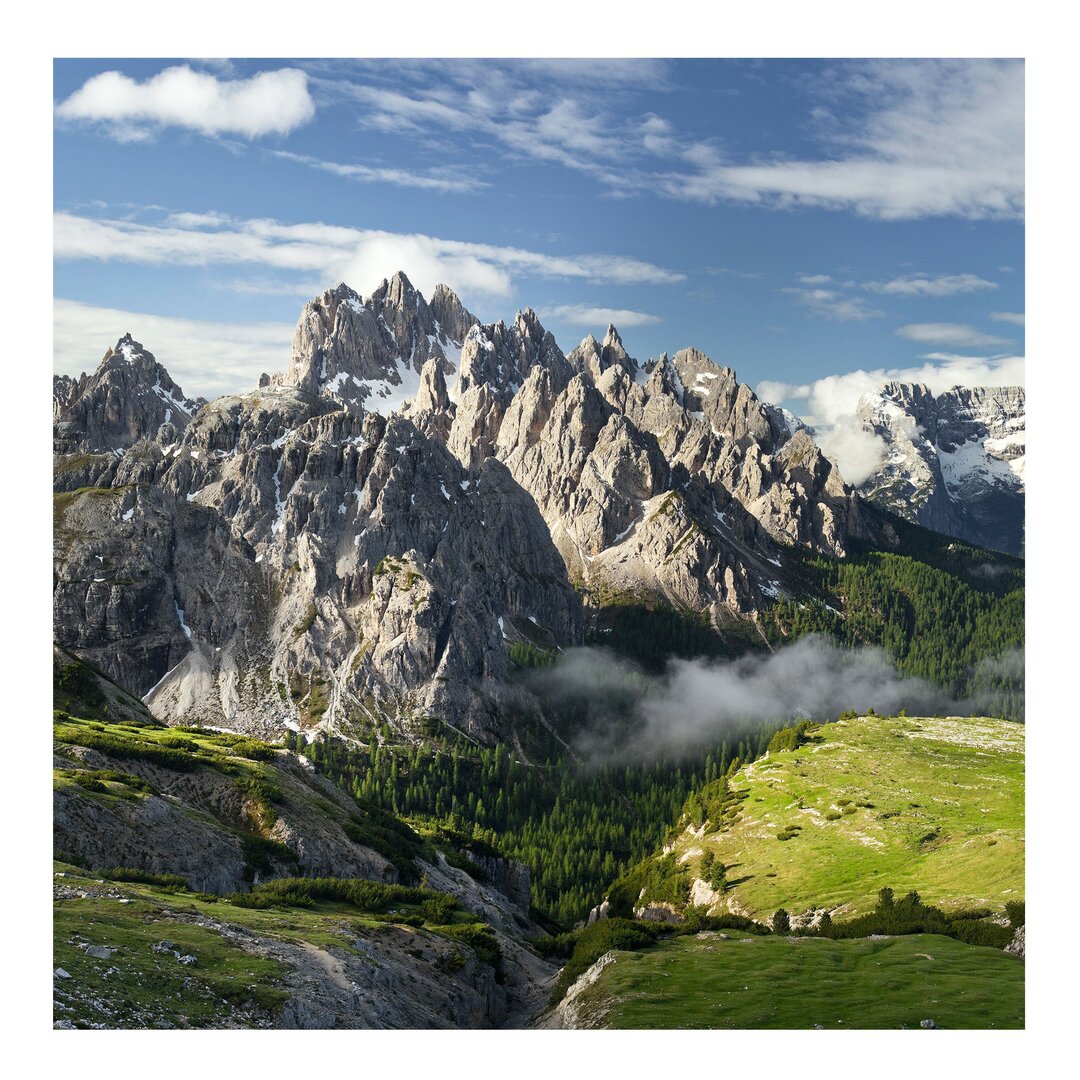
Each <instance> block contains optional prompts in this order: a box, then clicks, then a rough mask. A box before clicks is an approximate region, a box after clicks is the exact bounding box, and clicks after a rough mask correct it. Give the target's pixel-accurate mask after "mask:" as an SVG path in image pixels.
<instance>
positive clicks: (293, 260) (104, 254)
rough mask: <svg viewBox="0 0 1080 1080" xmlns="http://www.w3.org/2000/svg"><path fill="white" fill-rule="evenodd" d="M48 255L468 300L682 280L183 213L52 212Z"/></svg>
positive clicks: (419, 236)
mask: <svg viewBox="0 0 1080 1080" xmlns="http://www.w3.org/2000/svg"><path fill="white" fill-rule="evenodd" d="M201 216H203V217H206V216H207V215H201ZM53 250H54V255H55V257H56V258H57V259H70V260H73V259H89V260H100V261H105V262H131V263H143V264H152V265H161V264H168V265H177V264H180V265H186V266H212V265H230V264H231V265H244V264H248V265H256V266H259V267H261V268H263V269H272V270H289V271H297V272H301V271H302V272H304V273H305V274H306V275H307V276H309V277H310V274H311V273H312V272H315V273H316V274H318V275H320V276H321V278H322V279H323V280H324V281H325V282H326V283H327V284H333V283H335V282H337V281H346V282H348V283H349V284H350V285H352V286H353V287H354V288H356V289H359V290H362V291H371V290H373V289H374V288H375V287H376V286H377V285H378V284H379V282H380V281H382V280H383V278H385V277H387V276H388V275H389V274H392V273H394V271H396V270H404V271H405V273H407V274H408V275H409V277H410V279H411V280H412V281H413V283H414V284H415V285H416V286H417V287H418V288H419V289H421V290H422V291H423V292H425V293H427V294H429V295H430V293H431V290H432V289H433V288H434V287H435V285H436V284H438V283H440V282H442V283H445V284H447V285H449V286H451V287H452V288H453V289H455V290H456V291H458V292H459V293H461V294H462V295H463V296H465V297H469V296H476V295H481V296H506V295H508V294H509V293H510V291H511V288H512V286H513V282H514V278H515V275H521V276H523V277H540V278H553V279H566V280H574V281H588V282H593V283H604V284H618V285H639V284H652V285H658V284H674V283H677V282H680V281H683V280H684V279H685V275H684V274H681V273H677V272H675V271H671V270H666V269H664V268H663V267H659V266H655V265H653V264H652V263H647V262H643V261H641V260H639V259H633V258H629V257H627V256H623V255H594V254H586V255H573V256H560V255H548V254H545V253H543V252H537V251H529V250H527V249H524V248H514V247H503V246H498V245H494V244H480V243H472V242H468V241H461V240H447V239H443V238H441V237H436V236H427V235H425V234H423V233H392V232H385V231H381V230H375V229H353V228H348V227H345V226H339V225H327V224H325V223H322V222H304V223H298V224H287V223H283V222H278V221H274V220H271V219H248V220H240V219H232V218H222V217H221V216H219V215H214V216H213V220H212V221H208V222H206V223H205V225H204V226H203V227H200V223H198V222H192V221H190V220H183V219H182V215H172V216H171V218H169V219H167V220H166V221H165V222H160V223H159V222H150V223H146V222H140V221H136V220H130V219H115V218H113V219H108V218H91V217H84V216H80V215H77V214H72V213H67V212H58V213H57V214H56V215H54V218H53Z"/></svg>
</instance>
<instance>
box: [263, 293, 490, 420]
mask: <svg viewBox="0 0 1080 1080" xmlns="http://www.w3.org/2000/svg"><path fill="white" fill-rule="evenodd" d="M475 323H476V319H475V317H474V316H473V315H471V314H469V312H468V311H466V310H465V308H463V307H462V305H461V301H460V300H458V298H457V297H456V296H455V295H454V293H453V292H451V291H450V290H449V289H447V288H446V287H445V286H442V285H440V286H438V287H437V288H436V290H435V294H434V296H433V297H432V300H431V303H430V304H429V303H428V302H427V301H426V300H425V299H424V298H423V296H421V295H420V293H418V292H417V291H416V289H414V288H413V286H412V284H411V283H410V281H409V279H408V278H407V277H406V276H405V275H404V274H400V273H399V274H395V275H394V276H393V277H392V278H391V279H390V280H389V281H384V282H383V283H382V285H380V286H379V288H378V289H376V290H375V292H374V293H373V294H372V295H371V296H370V297H368V298H367V300H365V299H364V298H363V297H362V296H360V295H359V294H358V293H355V292H353V290H352V289H350V288H349V287H348V286H347V285H345V284H340V285H338V286H337V287H336V288H334V289H329V290H327V291H326V292H325V293H323V294H322V296H319V297H316V298H315V299H314V300H312V301H311V302H310V303H308V304H306V305H305V306H304V310H303V312H302V313H301V315H300V321H299V322H298V323H297V324H296V332H295V333H294V334H293V344H292V361H291V363H290V365H289V367H288V369H287V370H286V371H285V372H284V373H283V374H281V375H278V376H274V377H272V378H271V377H268V378H267V381H268V382H271V383H277V384H280V385H285V386H294V387H297V388H298V389H300V390H303V391H306V392H308V393H311V394H320V395H323V396H325V397H327V398H329V399H331V400H332V401H335V402H337V403H339V404H340V405H342V406H344V407H346V408H349V409H351V410H353V411H367V412H381V413H383V414H384V415H388V414H389V413H390V412H393V411H394V410H395V409H399V408H400V407H401V406H402V405H403V404H404V403H405V401H407V400H409V399H412V398H414V397H415V396H416V394H417V391H418V390H419V388H420V373H421V371H422V370H423V367H424V364H425V362H426V361H428V360H435V361H436V364H437V367H438V368H439V370H440V371H441V372H442V373H443V374H444V375H448V374H452V373H454V372H455V371H456V370H457V363H458V361H459V357H460V354H461V346H462V341H463V340H464V338H465V337H466V335H467V334H468V332H469V329H470V328H471V327H472V326H473V325H475Z"/></svg>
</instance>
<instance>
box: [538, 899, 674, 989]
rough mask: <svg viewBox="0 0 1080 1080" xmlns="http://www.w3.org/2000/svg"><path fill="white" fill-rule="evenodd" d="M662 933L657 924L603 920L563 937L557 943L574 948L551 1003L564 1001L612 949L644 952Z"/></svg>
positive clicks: (561, 935)
mask: <svg viewBox="0 0 1080 1080" xmlns="http://www.w3.org/2000/svg"><path fill="white" fill-rule="evenodd" d="M660 929H661V927H660V925H659V924H658V923H646V922H636V921H634V920H631V919H619V918H614V919H601V920H600V921H599V922H595V923H593V924H592V926H586V927H585V928H584V929H582V930H576V931H574V932H573V933H571V934H560V935H559V936H558V938H557V939H556V941H557V942H559V943H560V945H561V947H562V948H565V947H566V945H567V944H571V945H572V948H571V951H570V954H569V959H568V960H567V962H566V964H565V965H564V967H563V969H562V971H561V972H560V973H559V978H558V981H557V982H556V984H555V987H554V989H553V990H552V995H551V997H552V1001H553V1002H556V1001H558V1000H559V999H560V998H562V996H563V994H565V993H566V991H567V989H569V987H570V985H571V984H572V983H573V982H574V980H575V979H576V978H577V977H578V976H579V975H581V974H583V973H584V972H586V971H588V969H589V968H590V967H592V965H593V964H595V963H596V961H597V960H599V959H600V957H601V956H603V955H604V953H606V952H610V951H611V950H612V949H625V950H631V951H632V950H635V949H644V948H645V947H647V946H649V945H652V944H653V942H655V941H656V937H657V934H658V933H659V932H660ZM556 947H559V946H558V945H557V946H556Z"/></svg>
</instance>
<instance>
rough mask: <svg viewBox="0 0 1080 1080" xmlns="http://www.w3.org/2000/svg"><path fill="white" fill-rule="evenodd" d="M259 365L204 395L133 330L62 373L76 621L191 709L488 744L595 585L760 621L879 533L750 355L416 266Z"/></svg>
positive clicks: (61, 602)
mask: <svg viewBox="0 0 1080 1080" xmlns="http://www.w3.org/2000/svg"><path fill="white" fill-rule="evenodd" d="M261 382H262V385H261V386H260V387H259V388H258V389H256V390H253V391H252V392H250V393H248V394H241V395H231V396H225V397H222V398H218V399H217V400H215V401H212V402H210V403H198V402H190V401H189V400H188V399H186V398H184V397H183V395H182V394H181V393H180V391H179V388H177V387H176V386H175V385H174V384H173V383H172V382H171V380H169V379H168V375H167V373H165V372H164V369H162V368H161V367H160V365H158V364H156V362H155V361H154V360H153V357H152V356H150V354H149V353H146V352H145V350H143V349H142V347H141V346H139V345H137V343H134V342H131V341H130V339H129V338H123V339H121V341H120V343H119V344H118V346H117V348H116V349H115V350H109V352H108V353H107V354H106V357H105V360H104V361H103V362H102V364H101V366H100V367H99V369H98V371H97V372H95V373H94V374H93V375H90V376H87V375H84V376H83V377H82V378H81V379H80V380H78V381H75V380H71V379H67V380H65V379H58V380H57V382H56V384H55V387H54V398H55V401H56V406H55V407H56V415H57V423H56V428H55V444H56V452H57V457H56V480H55V485H56V488H57V491H58V495H57V497H56V506H55V535H54V540H55V567H56V570H55V628H56V636H57V638H58V640H59V641H60V643H61V644H63V645H65V646H66V647H68V648H71V649H73V650H75V651H77V652H78V653H79V654H80V655H83V656H85V657H87V658H88V659H90V660H91V661H92V662H93V663H95V664H97V665H98V666H100V667H101V668H102V669H103V670H105V671H107V672H109V674H110V675H112V676H113V677H114V678H116V679H117V680H118V681H119V682H121V683H122V684H123V685H124V686H126V687H128V688H130V689H131V690H133V691H134V692H136V693H137V694H139V695H141V696H144V697H145V700H146V701H147V703H148V704H149V705H150V707H151V708H152V710H153V711H154V713H155V714H156V715H158V716H160V717H162V718H165V719H168V720H173V721H179V720H185V721H187V722H192V721H196V720H201V721H203V722H206V723H210V724H220V725H223V726H227V727H233V728H243V729H245V730H250V731H253V732H258V733H263V734H273V733H276V732H280V730H281V729H282V727H283V726H292V727H311V726H316V725H325V726H330V727H334V728H336V729H339V730H348V729H349V727H350V725H364V726H370V725H371V724H373V723H381V722H383V721H384V720H386V719H389V720H390V721H391V722H392V723H394V724H396V725H397V726H398V727H399V728H402V729H404V730H411V731H416V732H417V733H419V732H421V731H422V730H424V727H425V725H426V724H429V723H431V722H433V721H434V722H440V723H445V724H449V725H450V726H452V727H454V728H458V729H460V730H462V731H464V732H466V733H467V734H469V735H470V736H471V737H474V738H480V739H489V738H491V737H493V736H494V735H495V734H497V733H499V732H500V728H501V727H502V726H503V725H505V722H506V721H505V716H506V714H507V708H508V706H509V705H511V704H514V703H516V704H517V705H520V704H521V700H520V698H521V695H522V693H523V692H522V691H521V690H520V689H513V690H511V689H510V688H509V687H508V682H507V676H508V675H509V674H510V672H511V670H512V664H511V662H510V660H509V655H508V651H509V648H510V646H511V645H512V644H513V643H514V642H527V643H529V644H530V645H533V646H536V647H540V648H546V649H556V648H564V647H567V646H570V645H575V644H579V643H581V641H582V640H583V635H584V627H585V615H584V612H583V608H582V603H581V600H580V599H579V593H580V592H582V591H583V592H586V593H587V594H590V595H593V596H602V595H610V593H612V592H617V593H623V594H626V593H630V594H633V595H634V596H638V597H643V598H646V599H648V598H652V599H655V600H660V601H663V602H666V603H669V604H673V605H677V606H679V607H680V608H683V609H689V610H692V611H694V612H707V613H708V614H709V616H710V618H711V619H712V621H713V622H714V624H715V625H717V626H721V625H723V624H724V623H725V622H729V621H730V620H751V621H752V620H753V619H754V618H755V617H756V614H757V612H759V611H761V610H762V609H763V608H765V607H767V606H768V605H769V604H771V603H772V602H773V601H774V600H775V598H776V597H778V596H781V595H783V594H784V593H785V592H789V591H791V590H792V589H793V588H795V585H794V584H793V582H794V575H793V574H792V573H791V572H789V570H788V568H787V563H788V562H789V561H790V552H791V551H792V550H793V549H801V550H810V551H816V552H821V553H824V554H829V555H841V554H843V553H844V551H845V549H846V545H847V544H848V542H849V539H850V538H851V537H852V536H858V535H860V534H861V533H862V531H863V529H864V525H863V523H862V521H861V518H860V515H859V510H858V504H857V501H856V497H855V494H854V492H853V491H852V490H851V489H850V488H848V487H846V486H845V485H844V483H843V480H842V479H841V478H840V476H839V474H838V473H837V471H836V469H835V467H834V466H832V465H831V464H830V463H829V461H828V460H827V459H826V458H825V457H824V456H823V455H822V453H821V451H820V450H819V449H818V447H817V446H816V445H815V444H814V442H813V439H812V438H811V436H810V435H809V434H808V433H807V432H806V431H805V430H798V429H793V427H792V425H790V424H788V423H787V422H786V421H785V419H784V417H783V416H782V415H781V414H780V413H779V412H778V411H777V410H775V409H773V408H772V407H771V406H768V405H765V404H763V403H762V402H760V401H758V400H757V398H756V397H755V396H754V394H753V393H752V392H751V391H750V390H749V389H748V388H747V387H745V386H743V385H741V384H740V383H739V382H738V381H737V379H736V377H735V373H734V372H733V371H732V370H731V369H730V368H724V367H719V366H717V365H716V364H714V363H713V362H712V361H711V360H709V358H708V357H706V356H704V355H703V354H702V353H699V352H697V351H696V350H693V349H687V350H683V351H682V352H679V353H677V354H676V355H675V356H673V357H667V356H661V357H660V358H659V359H658V360H657V361H655V362H650V363H649V364H647V365H645V366H642V365H639V364H638V363H637V361H636V360H634V359H633V358H631V357H630V356H629V355H628V354H627V353H626V350H625V348H624V347H623V344H622V341H621V340H620V338H619V335H618V332H617V331H616V330H615V328H614V327H609V329H608V332H607V334H606V335H605V338H604V340H603V341H602V342H597V341H596V340H595V339H593V338H586V339H585V341H583V342H582V343H581V345H579V346H578V348H576V349H575V350H573V351H572V352H571V353H570V354H569V355H568V356H567V355H564V354H563V352H562V351H561V350H560V349H559V346H558V344H557V343H556V342H555V339H554V338H553V337H552V335H551V334H550V333H548V332H547V331H545V330H544V328H543V326H542V325H541V324H540V321H539V319H538V318H537V316H536V315H535V313H534V312H532V311H531V310H526V311H524V312H521V313H519V314H518V316H517V318H516V319H515V320H514V322H513V324H512V325H509V326H507V325H506V324H504V323H502V322H498V323H494V324H489V325H480V324H478V323H477V322H476V320H475V318H474V317H473V316H472V315H470V314H469V313H468V312H467V311H466V310H465V309H464V308H463V307H462V305H461V304H460V302H459V301H458V299H457V298H456V297H455V296H454V295H453V293H452V292H450V290H448V289H446V288H444V287H439V288H438V289H436V291H435V294H434V296H433V297H432V300H431V302H430V303H429V302H428V301H426V300H425V299H424V298H423V297H422V296H421V295H420V294H419V293H418V292H416V290H415V289H413V287H412V286H411V284H410V283H409V282H408V279H407V278H405V277H404V275H402V274H398V275H395V277H394V278H392V279H391V280H390V281H388V282H385V283H384V284H383V286H382V287H381V288H380V289H379V290H377V291H376V292H375V293H374V294H373V295H372V296H371V297H369V298H367V299H366V300H365V299H363V298H361V297H360V296H359V295H358V294H356V293H355V292H353V291H352V290H351V289H349V288H348V287H347V286H344V285H341V286H338V287H337V288H336V289H332V290H330V291H328V292H326V293H324V294H323V295H322V296H320V297H317V298H316V299H314V300H313V301H312V302H311V303H309V304H308V305H306V306H305V308H304V311H303V312H302V314H301V317H300V320H299V323H298V325H297V330H296V334H295V336H294V341H293V351H292V358H291V362H290V365H289V367H288V369H287V370H286V371H285V372H284V373H282V374H280V375H277V376H273V377H269V376H267V377H264V378H263V380H261ZM181 404H183V405H184V408H183V409H181V408H180V407H179V406H180V405H181ZM575 586H576V588H575ZM526 704H527V703H526Z"/></svg>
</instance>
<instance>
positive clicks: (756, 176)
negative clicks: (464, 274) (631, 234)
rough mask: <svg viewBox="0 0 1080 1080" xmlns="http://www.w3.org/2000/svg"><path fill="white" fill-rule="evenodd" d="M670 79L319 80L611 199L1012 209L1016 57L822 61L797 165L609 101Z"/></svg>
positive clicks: (363, 70)
mask: <svg viewBox="0 0 1080 1080" xmlns="http://www.w3.org/2000/svg"><path fill="white" fill-rule="evenodd" d="M390 78H392V79H393V82H392V84H389V82H388V80H389V79H390ZM638 80H642V82H639V81H638ZM668 81H669V79H668V72H667V69H666V66H665V65H664V64H663V62H658V63H655V64H651V65H650V64H647V63H646V62H643V61H639V60H633V61H630V60H623V61H620V60H613V61H609V62H607V63H603V62H598V61H595V60H588V61H560V62H557V63H554V62H542V61H534V62H530V61H514V62H512V63H505V62H499V61H496V60H484V61H479V62H478V61H466V60H455V61H396V62H395V61H380V62H379V64H378V65H372V64H363V63H361V64H351V65H349V67H348V68H346V69H345V75H344V76H343V75H342V68H341V65H338V64H336V63H333V62H331V63H329V64H324V65H322V67H321V69H320V75H319V76H318V79H317V84H318V88H319V91H320V93H321V94H323V95H325V96H326V97H327V98H328V99H331V100H337V101H347V102H352V103H355V104H358V105H359V106H360V108H359V110H358V112H357V115H356V120H357V123H358V124H360V125H361V126H365V127H369V128H373V129H375V130H378V131H381V132H386V133H389V134H393V135H397V136H403V137H407V138H413V139H416V140H418V141H420V142H421V143H423V144H424V145H425V147H426V148H428V149H434V150H436V151H437V152H440V153H443V154H445V153H446V152H447V151H448V150H450V149H460V145H459V144H460V142H461V140H462V138H464V139H465V140H467V141H468V142H469V143H470V145H471V148H472V149H473V150H476V151H478V152H479V153H481V154H482V155H483V157H485V158H487V157H489V156H490V155H491V154H492V152H493V151H494V152H496V153H499V154H501V155H502V156H503V157H505V158H510V159H514V160H516V159H523V158H531V159H534V160H540V161H545V162H550V163H554V164H558V165H561V166H563V167H564V168H568V169H572V170H574V171H577V172H581V173H585V174H586V175H589V176H591V177H593V179H595V180H596V181H597V182H598V183H599V184H601V185H602V186H603V187H605V188H606V189H607V191H608V192H609V193H610V194H612V195H616V196H628V195H634V194H640V193H645V192H648V193H650V194H659V195H661V196H666V197H669V198H677V199H686V200H691V201H696V202H702V203H706V204H712V203H716V202H718V201H721V200H730V201H735V202H743V203H751V204H757V205H761V206H765V207H781V208H791V207H798V206H814V207H825V208H830V209H838V210H849V211H854V212H855V213H858V214H861V215H864V216H867V217H872V218H878V219H886V220H895V219H905V218H921V217H934V216H942V215H948V216H958V217H964V218H972V219H977V218H1005V219H1010V218H1020V217H1022V216H1023V204H1024V65H1023V62H1021V61H999V60H878V61H843V62H836V63H831V64H828V65H826V64H825V63H822V64H821V65H820V67H819V69H818V70H817V71H816V72H815V73H814V78H813V81H812V82H810V81H807V84H806V87H805V88H804V91H803V96H804V97H806V98H808V99H810V100H809V102H808V106H807V115H806V132H805V135H806V136H809V137H811V138H814V137H816V139H817V141H818V146H819V148H818V150H817V151H816V152H815V153H814V154H812V155H807V156H806V157H804V158H802V159H797V158H792V157H791V156H785V155H782V154H781V153H776V154H774V155H771V156H764V157H760V158H754V159H748V158H746V157H743V158H739V157H737V156H735V153H734V151H733V150H732V149H731V148H730V147H729V146H728V145H726V144H721V143H719V142H716V141H701V140H700V139H699V138H698V137H697V136H690V135H689V134H687V133H684V132H680V131H678V130H677V129H676V128H675V126H674V125H673V124H672V123H671V122H670V121H669V120H668V119H666V118H665V117H663V116H660V115H658V114H657V113H656V112H647V113H644V114H638V115H633V114H630V113H628V112H627V111H626V109H625V107H623V108H620V106H624V105H625V100H626V99H625V97H623V96H622V91H623V90H624V89H625V88H627V87H630V86H636V87H638V88H640V86H641V85H644V84H645V83H651V84H652V85H654V86H657V87H661V88H662V87H664V86H665V85H666V84H667V83H668ZM448 133H454V135H455V139H454V141H453V142H450V141H449V140H448V138H447V136H448ZM782 149H783V148H782V147H776V150H777V151H781V150H782Z"/></svg>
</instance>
